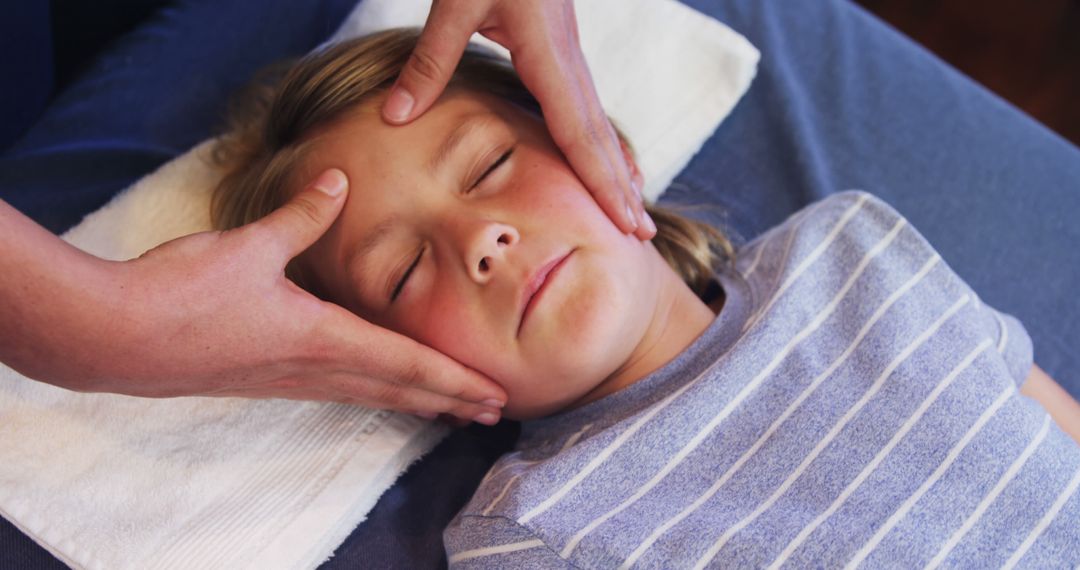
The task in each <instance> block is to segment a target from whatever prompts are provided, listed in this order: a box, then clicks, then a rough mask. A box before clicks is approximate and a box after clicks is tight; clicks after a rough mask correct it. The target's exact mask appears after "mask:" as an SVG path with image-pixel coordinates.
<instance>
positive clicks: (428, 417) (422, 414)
mask: <svg viewBox="0 0 1080 570" xmlns="http://www.w3.org/2000/svg"><path fill="white" fill-rule="evenodd" d="M413 413H415V414H416V415H418V416H420V417H422V418H424V419H425V420H433V419H435V418H437V417H439V414H436V413H434V412H413Z"/></svg>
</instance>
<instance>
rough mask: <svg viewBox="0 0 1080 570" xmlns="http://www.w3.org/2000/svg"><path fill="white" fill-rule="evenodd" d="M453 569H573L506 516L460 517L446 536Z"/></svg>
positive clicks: (447, 554)
mask: <svg viewBox="0 0 1080 570" xmlns="http://www.w3.org/2000/svg"><path fill="white" fill-rule="evenodd" d="M443 543H444V545H445V547H446V557H447V561H448V563H449V566H450V568H452V569H459V568H460V569H466V568H478V569H479V568H514V569H521V570H530V569H536V570H540V569H545V570H546V569H551V568H574V566H573V565H572V564H570V562H568V561H566V560H564V559H563V558H562V557H560V556H559V553H558V552H556V551H555V550H554V549H552V548H551V547H549V546H548V545H547V543H545V542H544V541H543V540H541V539H540V538H539V537H537V536H536V535H535V534H533V532H532V531H530V530H529V529H527V528H525V527H524V526H522V525H520V524H518V523H517V522H516V521H513V520H510V519H507V518H505V517H485V516H477V515H465V516H459V517H458V518H456V519H454V520H453V521H452V522H451V523H450V526H448V527H447V529H446V531H445V532H444V533H443Z"/></svg>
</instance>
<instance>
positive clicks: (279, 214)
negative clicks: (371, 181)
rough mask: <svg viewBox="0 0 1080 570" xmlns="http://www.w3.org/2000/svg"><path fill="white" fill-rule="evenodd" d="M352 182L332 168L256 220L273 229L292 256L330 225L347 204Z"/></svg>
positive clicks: (285, 251)
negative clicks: (347, 194) (281, 204)
mask: <svg viewBox="0 0 1080 570" xmlns="http://www.w3.org/2000/svg"><path fill="white" fill-rule="evenodd" d="M348 186H349V179H348V178H346V177H345V173H344V172H342V171H340V170H338V169H336V168H331V169H329V170H327V171H326V172H323V173H322V174H321V175H319V177H318V178H316V179H315V181H314V182H312V183H311V184H308V185H307V186H306V187H305V188H304V189H303V190H301V191H300V192H299V193H297V194H296V196H293V198H292V199H291V200H289V201H288V202H287V203H286V204H285V205H283V206H281V207H280V208H278V209H277V210H274V211H273V212H271V213H270V214H269V215H267V216H266V217H265V218H263V219H261V220H259V221H258V222H255V223H256V224H258V225H259V226H262V227H263V228H265V229H267V230H269V233H270V235H271V236H274V237H273V241H274V242H275V243H277V244H278V245H279V247H280V249H281V251H282V253H283V255H284V256H285V259H292V258H294V257H296V256H297V255H300V253H301V252H303V251H304V250H305V249H307V248H308V247H310V246H311V244H313V243H315V242H316V241H317V240H318V239H319V238H320V237H322V235H323V234H324V233H326V230H328V229H330V225H331V224H333V223H334V220H336V219H337V216H338V213H340V212H341V207H342V205H344V204H345V194H346V192H345V191H346V189H347V188H348Z"/></svg>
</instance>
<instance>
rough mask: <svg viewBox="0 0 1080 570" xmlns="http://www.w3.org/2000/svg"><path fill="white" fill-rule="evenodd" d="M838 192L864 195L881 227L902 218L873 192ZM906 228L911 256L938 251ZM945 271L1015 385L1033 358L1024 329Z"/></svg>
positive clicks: (850, 197)
mask: <svg viewBox="0 0 1080 570" xmlns="http://www.w3.org/2000/svg"><path fill="white" fill-rule="evenodd" d="M842 194H843V195H844V197H845V198H846V200H847V201H850V200H853V199H857V198H859V197H864V199H865V200H866V205H865V208H866V209H867V211H868V212H870V213H871V215H872V216H874V217H875V218H877V219H878V220H879V222H880V223H881V224H882V227H883V228H884V227H886V226H889V225H891V224H893V223H895V221H896V220H900V219H902V218H903V216H902V215H901V214H900V213H899V212H897V211H896V210H895V209H894V208H893V207H892V206H891V205H889V204H888V203H886V202H885V201H883V200H881V199H880V198H878V197H876V196H874V195H873V194H868V193H865V192H860V191H854V192H845V193H842ZM909 228H910V229H909V231H911V232H913V234H914V237H915V243H917V244H918V245H917V246H915V249H918V250H920V251H919V252H918V253H917V254H916V255H915V256H914V258H918V259H920V260H921V259H922V256H923V254H938V252H937V250H936V249H934V247H933V246H932V245H931V244H930V243H929V241H927V240H926V238H925V237H924V236H923V235H922V234H921V233H920V232H919V231H918V229H917V228H915V227H914V226H912V225H910V224H909ZM948 272H949V274H950V279H951V280H952V281H953V282H954V283H955V285H956V286H957V287H958V288H959V289H960V290H963V291H964V292H966V293H967V294H968V295H970V296H971V298H972V308H973V311H974V317H973V320H974V322H975V326H977V327H979V329H980V331H981V332H983V333H985V334H986V336H987V337H988V338H989V339H990V340H991V342H992V343H993V347H994V349H995V350H996V351H997V352H998V354H1000V355H1001V358H1002V359H1003V361H1004V364H1005V367H1006V368H1007V369H1008V372H1009V375H1010V376H1011V377H1012V379H1013V381H1014V382H1015V383H1016V385H1017V386H1021V385H1023V383H1024V381H1025V380H1026V379H1027V377H1028V374H1029V373H1030V372H1031V367H1032V365H1033V364H1034V361H1035V359H1034V347H1033V344H1032V341H1031V337H1030V336H1028V332H1027V329H1025V328H1024V325H1023V324H1022V323H1021V322H1020V320H1019V319H1017V318H1016V317H1014V316H1012V315H1010V314H1008V313H1004V312H1001V311H998V310H997V309H995V308H993V307H991V306H989V305H987V304H985V303H983V302H982V299H981V298H980V297H979V295H978V293H976V292H975V291H974V290H973V289H972V288H971V286H970V285H969V284H968V283H967V282H966V281H964V279H963V278H962V277H960V275H958V274H957V273H956V272H955V271H953V270H952V269H951V268H949V270H948Z"/></svg>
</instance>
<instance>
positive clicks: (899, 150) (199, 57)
mask: <svg viewBox="0 0 1080 570" xmlns="http://www.w3.org/2000/svg"><path fill="white" fill-rule="evenodd" d="M684 1H685V2H686V3H687V4H689V5H691V6H693V7H695V8H697V9H699V10H701V11H703V12H706V13H708V14H711V15H713V16H715V17H717V18H719V19H720V20H722V21H724V22H725V23H727V24H728V25H730V26H731V27H733V28H734V29H736V30H737V31H739V32H741V33H743V34H744V35H746V36H747V37H748V38H749V39H750V41H751V42H753V43H754V44H755V45H756V46H758V48H759V49H760V50H761V52H762V61H761V64H760V66H759V71H758V76H757V78H756V79H755V80H754V83H753V84H752V86H751V88H750V91H749V92H748V93H747V95H746V97H744V99H743V100H742V101H741V102H740V103H739V104H738V106H737V107H736V108H735V110H734V112H733V114H732V115H731V116H730V117H729V118H728V119H727V120H726V121H725V122H724V124H723V125H721V127H720V129H719V130H718V132H717V133H716V134H715V135H714V136H713V137H712V138H711V139H710V140H709V142H708V143H707V144H706V145H705V147H704V148H703V149H702V151H701V152H700V153H699V155H698V156H697V157H696V158H695V159H694V160H693V161H692V162H691V164H690V165H689V166H688V167H687V169H686V170H685V171H684V172H683V174H682V175H681V176H680V177H679V178H678V180H677V181H676V183H675V185H674V186H673V187H672V189H671V190H669V191H668V194H667V196H665V198H664V201H666V202H693V203H700V202H711V203H717V204H720V205H721V206H722V207H724V208H725V209H726V211H727V214H725V215H719V216H717V217H716V218H715V219H716V220H719V221H721V222H727V223H728V225H729V226H731V227H733V228H734V229H735V230H737V232H738V233H739V234H740V235H741V236H742V237H743V238H744V239H749V238H752V237H753V236H755V235H757V234H758V233H760V232H761V231H763V230H765V229H767V228H769V227H771V226H772V225H775V224H776V223H779V222H780V221H781V220H783V219H784V218H785V217H786V216H787V215H789V214H790V213H791V212H794V211H795V210H797V209H799V208H800V207H801V206H803V205H805V204H807V203H809V202H811V201H814V200H815V199H817V198H820V197H823V196H824V195H826V194H829V193H831V192H835V191H839V190H844V189H849V188H861V189H865V190H868V191H872V192H873V193H875V194H878V195H879V196H882V197H883V198H884V199H885V200H886V201H887V202H889V203H890V204H892V205H893V206H894V207H896V208H897V209H898V210H899V211H900V212H901V213H902V214H903V215H904V216H905V217H907V218H908V219H910V220H911V221H912V223H913V224H914V225H915V226H916V227H918V228H919V229H920V230H921V231H922V232H923V233H924V234H925V235H926V236H927V238H928V239H929V241H930V243H932V244H933V245H934V247H935V248H936V249H937V250H938V251H940V252H941V253H942V256H943V257H944V258H945V260H946V261H948V262H949V264H950V265H951V266H952V267H953V268H954V269H955V270H956V272H957V273H958V274H959V275H960V276H961V277H963V278H964V280H965V281H967V282H968V283H969V284H971V286H972V287H973V288H974V289H975V290H976V291H978V292H979V293H980V295H981V296H982V298H983V300H984V301H986V302H987V303H988V304H990V305H992V306H994V307H996V308H998V309H1001V310H1003V311H1005V312H1008V313H1011V314H1013V315H1015V316H1017V317H1018V318H1019V319H1020V320H1021V321H1022V322H1023V323H1024V324H1025V326H1026V327H1027V329H1028V332H1029V334H1030V335H1031V337H1032V339H1033V341H1034V345H1035V349H1034V350H1035V361H1036V362H1037V363H1039V364H1040V365H1041V366H1042V367H1043V368H1045V369H1046V370H1047V371H1048V372H1050V373H1051V375H1052V376H1054V377H1055V378H1056V379H1057V380H1058V381H1059V382H1061V383H1062V384H1063V385H1064V386H1066V387H1067V388H1068V389H1069V390H1070V391H1072V392H1073V393H1074V394H1080V376H1078V375H1080V368H1078V366H1077V364H1080V362H1078V361H1080V356H1078V355H1077V353H1076V349H1075V347H1077V346H1080V324H1078V323H1080V304H1078V303H1076V302H1075V301H1073V292H1072V290H1073V289H1075V288H1076V286H1077V285H1080V251H1078V250H1080V248H1076V247H1075V246H1074V244H1077V243H1080V239H1078V238H1080V226H1077V225H1074V224H1073V223H1072V220H1073V219H1076V218H1078V217H1080V191H1078V188H1077V180H1080V156H1078V155H1080V153H1078V151H1077V150H1076V149H1075V148H1074V147H1072V146H1070V145H1069V144H1068V143H1067V142H1065V141H1064V140H1062V139H1060V138H1059V137H1057V136H1056V135H1054V134H1052V133H1050V132H1048V131H1047V130H1046V129H1044V128H1042V127H1041V126H1039V125H1037V124H1036V123H1034V122H1033V121H1032V120H1031V119H1029V118H1027V117H1026V116H1024V115H1022V114H1021V113H1019V112H1017V111H1016V110H1015V109H1013V108H1011V107H1010V106H1009V105H1007V104H1005V103H1003V102H1002V101H1000V100H999V99H998V98H996V97H995V96H993V95H991V94H989V93H987V92H986V91H985V90H983V89H982V88H980V87H978V86H976V85H975V84H973V83H972V82H971V81H969V80H967V79H965V78H964V77H962V76H960V75H959V74H957V73H956V72H955V71H953V70H951V69H950V68H948V66H946V65H945V64H943V63H942V62H941V61H939V60H937V59H935V58H934V57H933V56H931V55H929V54H928V53H926V52H925V51H924V50H923V49H921V48H919V47H917V46H916V45H914V44H913V43H912V42H910V41H909V40H907V39H905V38H903V37H902V36H900V35H899V34H897V33H896V32H895V31H893V30H892V29H890V28H888V27H887V26H885V25H884V24H882V23H880V22H878V21H877V20H875V19H873V18H872V17H870V16H868V15H866V14H865V13H863V12H862V10H860V9H859V8H858V7H856V6H855V5H853V4H851V3H849V2H848V1H847V0H821V1H819V2H803V1H800V0H771V1H769V2H761V1H759V0H684ZM349 4H352V0H332V1H331V0H324V1H323V2H318V3H310V2H308V3H296V2H291V1H289V0H264V1H262V2H258V3H251V2H245V1H243V0H227V1H220V2H211V1H208V0H203V1H201V2H196V1H194V0H188V1H186V2H178V3H176V5H175V6H174V7H173V8H169V9H167V10H164V11H162V12H161V13H159V14H158V15H157V16H156V17H155V18H154V19H153V20H152V21H150V22H148V23H147V24H146V25H144V26H142V27H140V28H139V29H138V30H136V31H135V32H134V33H132V34H129V35H128V36H127V37H125V38H123V39H122V40H121V41H120V42H119V43H117V44H115V45H114V46H113V47H112V48H111V49H110V50H109V51H108V52H107V53H106V54H104V55H103V56H102V57H101V58H99V60H98V62H97V65H96V66H95V67H94V68H92V69H90V70H89V71H88V72H87V73H86V74H84V75H83V76H82V79H81V80H80V81H78V82H77V83H76V84H74V85H73V86H72V87H71V88H70V89H68V90H67V91H66V92H65V93H63V94H62V95H61V96H60V97H59V98H58V99H57V100H56V101H55V102H54V103H53V104H52V106H51V107H50V108H49V109H48V110H47V111H46V115H45V117H44V118H43V119H42V120H41V121H40V122H39V123H38V124H36V125H35V126H34V127H33V128H32V129H31V131H30V132H29V133H28V134H27V136H26V137H24V138H23V139H22V140H21V141H19V142H18V143H16V146H15V147H13V148H12V149H10V150H9V151H8V152H7V153H6V154H5V155H3V156H2V157H0V198H2V199H4V200H6V201H8V202H9V203H11V204H13V205H14V206H16V207H17V208H19V209H20V210H22V211H23V212H25V213H27V214H28V215H30V216H31V217H33V218H34V219H35V220H37V221H38V222H39V223H41V224H42V225H44V226H46V227H48V228H49V229H51V230H52V231H54V232H61V231H63V230H65V229H67V228H69V227H70V226H71V225H73V224H75V223H77V222H78V221H79V220H80V219H81V217H82V216H83V215H85V214H87V213H89V212H91V211H93V210H95V209H96V208H98V207H100V206H101V205H102V204H104V203H105V202H106V201H108V199H109V198H111V197H112V196H113V195H114V194H115V193H116V192H117V191H119V190H121V189H123V188H125V187H126V186H128V185H129V184H130V183H131V182H133V181H135V180H136V179H138V178H139V177H140V176H142V175H144V174H146V173H149V172H150V171H152V170H153V169H154V168H156V167H157V166H159V165H160V164H162V163H163V162H165V161H166V160H168V159H170V158H172V157H174V156H176V155H177V154H179V153H180V152H183V151H184V150H186V149H187V148H188V147H189V146H190V145H191V144H193V143H195V142H197V141H199V140H201V139H203V138H204V137H206V136H208V135H209V134H211V130H212V129H213V126H214V125H215V124H216V122H217V120H218V118H219V117H220V116H221V113H222V111H223V109H224V104H223V103H224V99H225V97H226V94H227V93H228V92H229V91H230V90H231V89H232V88H234V87H235V86H237V85H238V84H239V83H241V82H242V80H243V77H245V76H246V75H247V74H249V73H250V72H251V71H252V70H254V69H256V68H257V67H259V66H260V65H262V64H265V63H269V62H271V61H273V60H275V59H278V58H280V57H283V56H287V55H291V54H298V53H301V52H303V51H305V50H306V49H309V48H310V47H312V46H314V45H315V44H316V43H318V41H319V40H321V39H322V38H323V37H325V36H326V35H327V34H329V33H330V31H332V30H333V29H334V28H335V27H336V25H337V24H338V23H339V22H340V20H341V18H343V17H344V15H345V14H346V13H347V11H348V5H349ZM3 55H4V56H6V57H12V56H15V57H19V56H18V52H5V53H4V54H3ZM716 180H722V181H723V183H722V184H719V185H718V184H715V183H714V181H716ZM1017 276H1020V278H1019V279H1018V278H1017ZM481 439H483V438H475V439H473V440H471V441H473V442H474V444H475V445H482V444H481V442H480V440H481ZM464 444H465V443H464V442H463V443H462V445H464ZM508 448H509V445H507V446H506V447H505V448H504V449H508ZM489 452H491V450H488V449H485V450H484V453H489ZM471 457H472V459H469V461H475V457H476V455H472V456H471ZM492 457H493V456H492ZM459 470H460V471H462V472H466V473H468V472H470V471H469V468H461V465H459V463H457V458H456V457H447V456H446V455H445V454H442V455H440V454H439V453H432V454H430V455H429V456H428V457H426V458H424V459H423V460H421V461H420V462H418V463H417V464H416V465H414V466H413V467H412V468H411V470H410V475H406V478H404V479H403V480H402V481H401V482H400V483H399V484H397V485H395V486H394V487H393V488H391V489H390V490H389V491H388V492H387V493H386V494H385V495H384V497H383V498H382V499H381V500H380V503H379V505H378V506H377V507H376V510H375V511H374V512H373V513H372V516H371V517H369V519H368V521H367V522H365V523H364V524H362V525H360V526H359V527H358V528H357V530H356V531H355V532H354V533H353V535H352V536H351V537H350V538H349V540H348V541H346V543H345V544H343V545H342V547H341V548H339V549H338V553H337V555H336V556H335V557H334V558H333V559H331V560H330V561H329V562H328V563H327V566H341V567H349V566H356V565H358V564H359V565H363V564H364V563H365V561H366V560H370V561H377V563H373V564H371V566H376V567H377V566H381V565H386V566H391V567H392V566H400V567H411V566H413V565H412V564H411V563H410V560H412V557H416V560H417V561H418V564H419V565H420V566H421V567H423V566H425V565H426V564H425V562H426V561H430V560H432V559H440V557H441V556H442V551H441V546H440V547H439V548H438V550H437V551H421V550H422V549H423V548H425V547H426V546H430V547H431V548H434V546H433V545H435V544H438V537H439V536H441V533H442V529H443V527H444V526H445V524H446V523H447V522H448V521H449V518H450V517H449V516H446V517H445V518H442V517H441V516H431V517H429V518H427V519H424V517H418V516H416V515H415V514H409V513H398V512H394V511H393V510H392V509H385V508H381V506H382V505H383V504H384V503H385V504H400V505H412V504H415V503H416V501H412V500H411V499H412V498H415V497H421V496H427V497H431V500H432V501H447V503H440V504H439V505H434V504H429V505H428V506H427V507H425V508H427V509H430V510H431V512H433V513H441V512H445V511H448V510H449V509H448V508H445V505H446V504H448V503H450V502H455V501H456V502H457V504H463V503H464V501H465V500H466V499H467V498H468V495H469V494H471V490H468V489H470V488H469V486H467V485H463V486H462V487H461V488H459V490H458V491H457V493H464V494H463V495H462V494H453V493H447V494H445V495H438V494H434V495H424V494H423V493H424V489H423V488H419V487H418V486H417V485H416V484H415V482H417V481H419V482H422V483H423V485H429V484H430V482H431V481H438V480H439V479H440V478H447V479H449V478H459V476H458V471H459ZM414 472H415V473H416V475H411V473H414ZM425 474H427V475H425ZM466 477H468V475H463V476H461V477H460V478H459V479H460V480H462V481H464V480H466ZM478 481H479V476H476V477H475V478H474V479H473V484H474V485H475V483H476V482H478ZM409 482H414V484H413V485H410V484H408V483H409ZM425 488H426V487H425ZM462 489H465V490H462ZM410 517H411V519H410V520H413V521H415V522H417V523H419V522H421V521H425V520H426V524H427V526H426V527H424V526H413V527H408V529H407V530H403V529H405V528H406V527H405V526H404V523H403V522H402V521H403V520H405V519H406V518H410ZM402 532H409V533H411V535H412V536H414V537H416V539H415V540H414V541H412V542H410V543H409V544H410V548H409V549H403V548H402V547H401V543H400V542H398V541H396V540H390V539H388V538H387V537H388V536H398V535H399V534H400V533H402ZM424 537H428V538H424ZM431 537H434V538H431ZM424 545H426V546H424ZM16 552H19V553H26V556H28V557H30V558H5V556H8V555H9V554H12V553H16ZM33 557H37V558H33ZM433 557H434V558H433ZM31 559H35V560H38V561H42V560H43V561H44V562H42V564H49V562H50V561H51V562H55V560H53V559H52V558H51V557H50V556H49V555H48V554H47V553H46V552H45V551H44V550H41V549H39V548H37V547H36V546H35V545H34V544H33V543H32V542H31V541H30V540H29V539H28V538H26V537H25V536H23V535H21V534H20V533H18V531H17V530H16V529H14V527H12V526H11V525H10V524H9V523H7V522H6V521H2V522H0V566H4V567H6V566H12V565H14V566H18V567H25V566H27V565H28V561H29V560H31Z"/></svg>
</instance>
